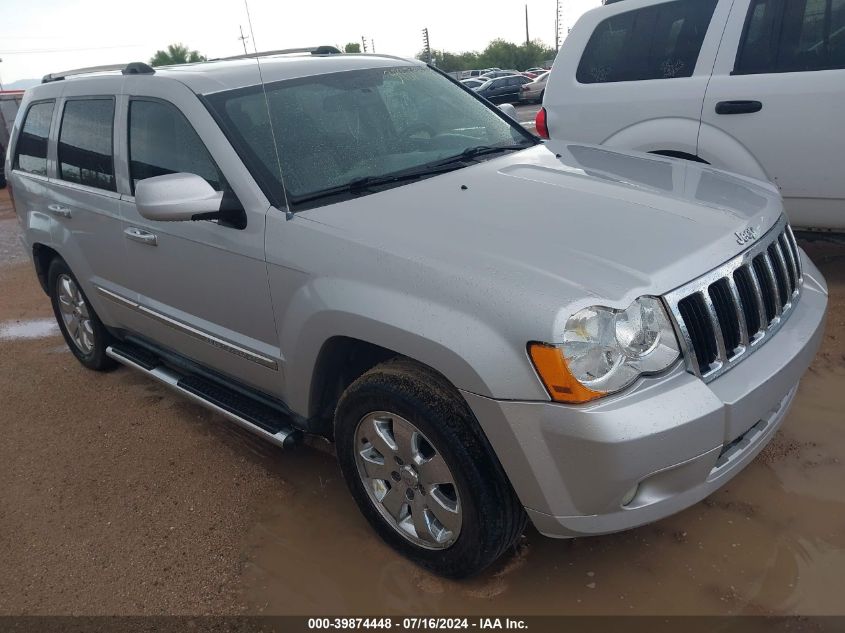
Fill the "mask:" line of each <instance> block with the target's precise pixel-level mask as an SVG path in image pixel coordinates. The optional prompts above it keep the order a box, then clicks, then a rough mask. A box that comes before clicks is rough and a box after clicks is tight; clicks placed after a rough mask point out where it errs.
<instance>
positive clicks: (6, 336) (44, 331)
mask: <svg viewBox="0 0 845 633" xmlns="http://www.w3.org/2000/svg"><path fill="white" fill-rule="evenodd" d="M59 333H60V332H59V326H58V324H57V323H56V320H55V319H32V320H30V321H6V322H5V323H0V340H6V341H9V340H19V339H34V338H47V337H48V336H58V335H59Z"/></svg>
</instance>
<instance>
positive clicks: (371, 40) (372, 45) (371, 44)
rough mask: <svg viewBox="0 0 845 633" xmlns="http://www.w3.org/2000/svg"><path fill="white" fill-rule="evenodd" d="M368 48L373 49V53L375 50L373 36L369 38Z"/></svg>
mask: <svg viewBox="0 0 845 633" xmlns="http://www.w3.org/2000/svg"><path fill="white" fill-rule="evenodd" d="M370 48H372V49H373V53H375V52H376V41H375V40H374V39H373V38H370Z"/></svg>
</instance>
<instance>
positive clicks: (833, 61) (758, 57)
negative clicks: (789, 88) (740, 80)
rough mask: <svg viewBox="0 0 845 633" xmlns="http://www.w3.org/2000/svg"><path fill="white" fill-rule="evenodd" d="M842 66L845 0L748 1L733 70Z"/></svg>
mask: <svg viewBox="0 0 845 633" xmlns="http://www.w3.org/2000/svg"><path fill="white" fill-rule="evenodd" d="M836 68H845V0H752V2H751V6H750V7H749V10H748V17H747V19H746V23H745V31H744V33H743V37H742V42H741V43H740V48H739V53H738V55H737V60H736V66H735V69H734V74H739V75H748V74H762V73H783V72H810V71H814V70H831V69H836Z"/></svg>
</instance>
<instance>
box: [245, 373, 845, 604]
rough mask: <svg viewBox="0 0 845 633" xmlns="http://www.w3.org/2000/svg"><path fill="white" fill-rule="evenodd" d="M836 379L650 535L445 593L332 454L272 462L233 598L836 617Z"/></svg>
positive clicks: (522, 566)
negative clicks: (367, 507) (370, 518)
mask: <svg viewBox="0 0 845 633" xmlns="http://www.w3.org/2000/svg"><path fill="white" fill-rule="evenodd" d="M843 380H845V371H843V370H842V369H841V368H840V369H839V370H836V371H825V372H821V373H820V372H815V373H810V374H808V375H807V377H806V378H805V380H804V383H803V384H802V387H801V389H800V391H799V395H798V398H797V401H796V404H795V406H794V407H793V409H792V411H791V413H790V415H789V419H788V420H787V421H786V423H785V425H784V427H783V429H782V431H781V432H780V434H779V435H778V436H777V437H776V439H775V440H774V441H773V443H772V444H771V445H770V448H768V449H767V450H766V451H765V452H764V453H763V454H761V456H760V457H759V458H758V459H757V460H755V462H754V463H752V464H751V465H750V466H749V467H748V468H746V470H745V471H744V472H742V473H741V474H740V475H738V476H737V478H736V479H734V480H733V481H732V482H731V483H729V484H728V485H727V487H726V488H724V489H722V490H721V491H719V492H717V493H716V494H715V495H713V496H711V497H710V498H709V499H707V500H705V501H704V502H702V503H699V504H698V505H696V506H694V507H692V508H690V509H688V510H686V511H685V512H682V513H681V514H678V515H675V516H673V517H670V518H668V519H665V520H663V521H661V522H659V523H656V524H654V525H651V526H645V527H643V528H640V529H637V530H633V531H629V532H625V533H622V534H616V535H610V536H603V537H595V538H588V539H577V540H572V541H557V540H552V539H547V538H544V537H542V536H540V535H539V534H537V533H536V532H535V531H533V530H531V529H529V531H528V534H527V536H526V537H525V538H524V539H523V542H522V543H521V545H520V548H519V552H518V554H517V555H516V556H511V557H510V558H508V559H506V560H505V561H504V563H503V564H502V565H499V567H497V568H495V569H493V570H491V571H488V572H486V573H485V574H483V575H482V576H481V577H479V578H475V579H472V580H469V581H462V582H453V581H448V580H443V579H441V578H438V577H436V576H433V575H431V574H428V573H426V572H424V571H422V570H420V569H419V568H417V567H416V566H414V565H413V564H411V563H409V562H407V561H405V560H404V559H403V558H401V557H400V556H398V555H397V554H395V553H393V551H392V550H391V549H390V548H388V547H387V546H386V545H384V544H383V543H382V542H381V541H380V540H379V538H378V537H377V536H376V535H375V534H374V533H373V532H372V530H371V529H370V528H369V525H368V524H367V523H366V522H365V521H364V519H363V518H362V517H361V516H360V514H359V513H358V511H357V508H356V506H355V504H354V503H353V501H352V499H351V497H350V496H349V493H348V492H347V490H346V486H345V484H344V483H343V480H342V479H341V475H340V472H339V469H338V467H337V464H336V462H335V461H334V460H333V459H332V458H331V457H329V456H326V455H322V454H319V453H316V452H314V451H308V450H302V451H299V452H298V453H288V454H285V455H283V456H282V457H281V458H280V460H279V464H278V475H279V476H280V478H282V479H284V481H285V484H286V486H289V487H291V488H292V489H293V490H294V493H293V494H291V495H289V496H287V497H286V498H285V499H284V501H283V502H282V503H280V502H279V500H278V499H274V500H269V499H268V502H267V515H266V516H265V517H264V519H263V520H262V521H261V522H260V523H259V524H258V525H256V526H255V528H254V529H253V530H252V532H251V533H250V535H249V537H248V541H249V547H248V551H247V563H246V571H245V581H244V582H245V591H244V595H245V596H246V598H247V600H250V601H251V604H250V607H251V608H252V609H253V610H255V611H260V612H264V613H278V614H285V613H314V614H373V613H378V614H394V615H398V614H428V615H446V614H467V615H472V614H478V615H494V614H555V613H558V614H560V613H569V614H598V613H603V614H660V615H671V614H725V613H745V614H759V613H766V614H768V613H774V614H787V613H788V614H792V613H799V614H836V613H842V611H843V609H845V607H843V605H842V601H841V587H842V583H841V579H842V578H843V577H845V487H843V486H842V485H841V482H842V480H843V475H845V471H843V466H842V461H843V459H845V435H843V433H842V428H841V423H842V414H841V411H842V410H843V408H845V407H843V404H845V403H844V402H843V396H842V391H841V386H842V384H843V382H842V381H843Z"/></svg>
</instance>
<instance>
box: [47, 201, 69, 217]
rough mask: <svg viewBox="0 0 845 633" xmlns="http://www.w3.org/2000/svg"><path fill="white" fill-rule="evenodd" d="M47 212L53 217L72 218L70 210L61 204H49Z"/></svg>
mask: <svg viewBox="0 0 845 633" xmlns="http://www.w3.org/2000/svg"><path fill="white" fill-rule="evenodd" d="M47 210H48V211H49V212H50V213H52V214H53V215H57V216H59V217H60V218H69V217H70V209H68V208H67V207H63V206H62V205H60V204H49V205H47Z"/></svg>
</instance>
